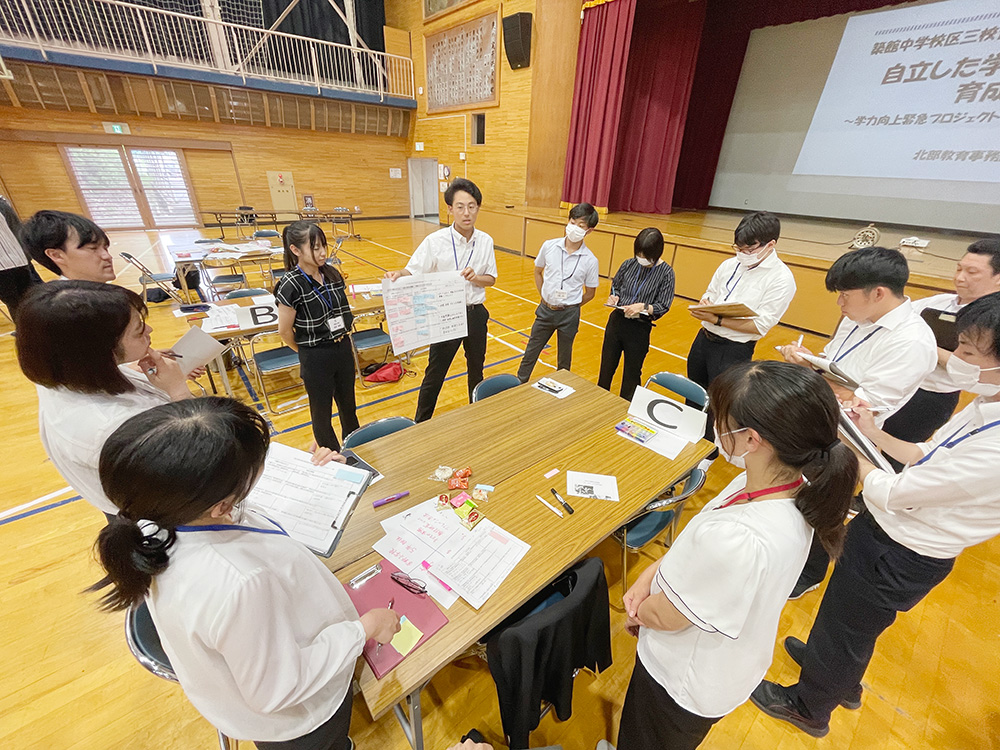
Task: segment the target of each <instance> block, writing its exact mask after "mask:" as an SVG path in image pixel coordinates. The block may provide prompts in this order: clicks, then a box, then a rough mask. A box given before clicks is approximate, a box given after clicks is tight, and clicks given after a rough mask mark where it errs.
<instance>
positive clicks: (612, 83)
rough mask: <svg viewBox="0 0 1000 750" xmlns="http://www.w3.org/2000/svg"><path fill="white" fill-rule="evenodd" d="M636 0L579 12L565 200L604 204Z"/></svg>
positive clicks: (609, 184) (602, 206) (610, 3)
mask: <svg viewBox="0 0 1000 750" xmlns="http://www.w3.org/2000/svg"><path fill="white" fill-rule="evenodd" d="M634 16H635V0H614V2H608V3H604V4H603V5H599V6H597V7H596V8H588V9H587V10H585V11H584V15H583V28H582V29H581V30H580V47H579V54H578V55H577V60H576V83H575V84H574V88H573V118H572V120H571V122H570V131H569V144H568V146H567V149H566V171H565V173H564V174H563V189H562V200H563V202H564V203H570V204H573V203H580V202H583V201H586V202H588V203H593V204H594V205H595V206H598V207H600V208H607V205H608V196H609V194H610V192H611V172H612V169H613V167H614V158H615V147H616V145H617V141H618V122H619V117H620V115H621V103H622V90H623V88H624V85H623V84H624V81H625V67H626V64H627V62H628V50H629V43H630V41H631V39H632V19H633V17H634Z"/></svg>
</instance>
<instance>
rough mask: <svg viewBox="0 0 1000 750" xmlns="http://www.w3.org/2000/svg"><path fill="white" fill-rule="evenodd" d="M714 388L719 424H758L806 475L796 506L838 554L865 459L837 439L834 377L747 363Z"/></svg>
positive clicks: (783, 457)
mask: <svg viewBox="0 0 1000 750" xmlns="http://www.w3.org/2000/svg"><path fill="white" fill-rule="evenodd" d="M708 394H709V401H710V402H711V404H712V411H713V412H714V414H715V419H716V425H717V429H718V430H721V431H730V430H737V429H740V428H741V427H748V428H752V429H754V430H756V431H757V433H758V434H759V435H760V436H761V438H763V439H764V440H766V441H767V443H768V444H769V445H770V446H771V448H772V449H773V450H774V452H775V455H776V457H777V459H778V461H780V462H781V463H782V464H783V465H784V466H787V467H788V468H789V469H791V470H792V471H794V472H796V473H800V474H801V475H802V476H803V477H804V478H805V480H806V483H805V484H803V485H802V486H800V487H799V489H798V492H797V493H796V495H795V507H796V508H798V509H799V512H800V513H801V514H802V515H803V516H804V517H805V519H806V521H807V522H808V523H809V525H810V526H812V527H813V529H814V530H815V532H816V536H817V537H818V539H819V541H820V542H821V543H822V545H823V547H824V548H825V549H826V551H827V552H829V553H830V555H831V557H834V558H836V557H837V556H839V555H840V550H841V549H842V547H843V545H844V535H845V534H846V529H845V527H844V521H845V520H846V519H847V512H848V510H850V507H851V498H852V497H853V495H854V489H855V487H856V486H857V482H858V459H857V457H856V456H855V455H854V453H852V452H851V449H850V448H848V447H847V446H846V445H844V444H843V443H842V442H840V440H839V439H838V438H837V424H838V422H839V418H840V407H839V405H838V404H837V398H836V396H834V395H833V391H832V390H831V389H830V386H829V385H828V384H827V383H826V381H825V380H823V378H822V377H820V376H819V375H818V374H817V373H815V372H813V371H812V370H808V369H806V368H805V367H800V366H799V365H793V364H790V363H788V362H773V361H755V362H742V363H740V364H737V365H733V366H732V367H730V368H728V369H727V370H726V371H725V372H723V373H722V374H721V375H719V376H718V377H717V378H716V379H715V380H713V381H712V384H711V386H709V389H708Z"/></svg>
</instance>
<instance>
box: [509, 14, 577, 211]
mask: <svg viewBox="0 0 1000 750" xmlns="http://www.w3.org/2000/svg"><path fill="white" fill-rule="evenodd" d="M504 12H505V13H506V12H507V11H506V10H505V11H504ZM531 27H532V28H531V36H532V43H531V67H532V68H534V71H535V72H534V74H533V79H532V86H531V117H530V120H529V130H528V164H527V175H526V180H525V196H524V197H525V202H526V203H527V204H528V205H529V206H546V207H550V208H558V207H559V202H560V200H561V198H562V181H563V173H564V171H565V169H566V146H567V144H568V143H569V127H570V120H571V117H572V112H573V86H574V82H575V80H576V56H577V48H578V46H579V39H580V0H545V2H539V3H537V4H536V7H535V15H534V18H533V19H532V25H531Z"/></svg>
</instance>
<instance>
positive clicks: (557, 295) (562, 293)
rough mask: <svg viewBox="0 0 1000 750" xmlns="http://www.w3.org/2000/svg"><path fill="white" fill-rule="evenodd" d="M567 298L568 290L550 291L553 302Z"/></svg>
mask: <svg viewBox="0 0 1000 750" xmlns="http://www.w3.org/2000/svg"><path fill="white" fill-rule="evenodd" d="M568 298H569V292H567V291H566V290H565V289H554V290H553V291H552V301H553V302H565V301H566V300H567V299H568Z"/></svg>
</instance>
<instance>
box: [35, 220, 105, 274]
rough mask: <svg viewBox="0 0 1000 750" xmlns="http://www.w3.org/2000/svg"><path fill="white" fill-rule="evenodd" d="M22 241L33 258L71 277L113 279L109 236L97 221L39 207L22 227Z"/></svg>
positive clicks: (54, 271) (56, 271)
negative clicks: (39, 209) (40, 209)
mask: <svg viewBox="0 0 1000 750" xmlns="http://www.w3.org/2000/svg"><path fill="white" fill-rule="evenodd" d="M21 243H22V244H23V245H24V249H25V250H27V251H28V253H29V254H30V255H31V257H32V258H33V259H34V260H35V262H37V263H39V264H40V265H42V266H44V267H45V268H47V269H48V270H50V271H52V273H54V274H56V275H57V276H59V277H60V278H62V279H66V280H70V281H97V282H100V283H102V284H103V283H105V282H107V281H114V279H115V266H114V262H113V261H112V259H111V253H110V252H108V248H109V247H110V246H111V240H109V239H108V235H107V234H106V233H105V232H104V230H103V229H101V228H100V227H99V226H97V224H95V223H94V222H92V221H91V220H90V219H88V218H86V217H84V216H78V215H77V214H71V213H67V212H65V211H39V212H38V213H36V214H35V215H34V216H32V217H31V218H30V219H28V220H27V221H26V222H25V223H24V226H22V227H21Z"/></svg>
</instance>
